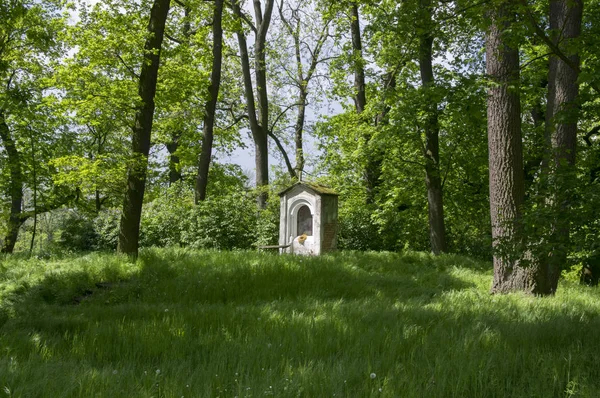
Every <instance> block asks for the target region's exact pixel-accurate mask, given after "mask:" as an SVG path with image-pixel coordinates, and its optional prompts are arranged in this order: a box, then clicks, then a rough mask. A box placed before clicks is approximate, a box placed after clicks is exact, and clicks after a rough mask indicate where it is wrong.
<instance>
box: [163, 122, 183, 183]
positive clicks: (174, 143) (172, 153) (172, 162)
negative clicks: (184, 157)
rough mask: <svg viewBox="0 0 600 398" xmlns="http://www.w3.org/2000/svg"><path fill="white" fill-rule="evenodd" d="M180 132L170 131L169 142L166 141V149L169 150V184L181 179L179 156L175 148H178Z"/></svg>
mask: <svg viewBox="0 0 600 398" xmlns="http://www.w3.org/2000/svg"><path fill="white" fill-rule="evenodd" d="M180 137H181V132H175V133H171V142H169V143H167V145H166V147H167V151H168V152H169V186H171V185H173V184H175V183H176V182H177V181H179V180H181V172H179V170H178V168H179V160H180V159H179V156H177V149H178V148H179V138H180Z"/></svg>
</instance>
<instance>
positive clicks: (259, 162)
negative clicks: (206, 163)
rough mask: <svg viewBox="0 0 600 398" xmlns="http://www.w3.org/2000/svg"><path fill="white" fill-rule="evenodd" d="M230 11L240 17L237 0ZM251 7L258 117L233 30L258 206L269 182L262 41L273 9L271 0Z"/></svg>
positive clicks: (246, 63)
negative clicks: (254, 24) (239, 67)
mask: <svg viewBox="0 0 600 398" xmlns="http://www.w3.org/2000/svg"><path fill="white" fill-rule="evenodd" d="M232 7H233V12H234V14H235V15H236V16H237V17H238V19H239V20H240V21H241V20H242V19H243V16H242V11H241V9H240V5H239V2H238V0H232ZM254 11H255V20H256V27H255V29H256V34H255V41H254V57H255V70H254V76H255V78H256V85H257V90H256V91H257V97H258V117H257V107H256V103H255V98H254V88H253V84H252V74H251V71H250V58H249V56H248V44H247V42H246V36H245V34H244V32H243V31H241V30H239V29H238V31H237V32H236V35H237V38H238V44H239V47H240V61H241V64H242V75H243V78H244V95H245V97H246V108H247V111H248V119H249V122H250V132H251V133H252V139H253V141H254V159H255V164H256V188H257V189H258V190H259V194H258V198H257V201H258V207H259V208H261V209H264V208H266V206H267V197H268V194H267V191H266V189H265V188H266V186H268V184H269V147H268V141H267V139H268V129H269V124H268V123H269V99H268V94H267V71H266V61H265V58H266V54H265V44H266V38H267V31H268V29H269V24H270V22H271V14H272V11H273V0H267V2H266V7H265V12H264V14H263V12H262V9H261V2H260V0H254Z"/></svg>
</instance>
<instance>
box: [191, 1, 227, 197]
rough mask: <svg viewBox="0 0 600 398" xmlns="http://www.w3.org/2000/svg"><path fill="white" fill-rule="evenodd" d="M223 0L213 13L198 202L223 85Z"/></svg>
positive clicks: (205, 180)
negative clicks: (209, 73)
mask: <svg viewBox="0 0 600 398" xmlns="http://www.w3.org/2000/svg"><path fill="white" fill-rule="evenodd" d="M222 16H223V0H215V10H214V13H213V50H212V55H213V61H212V72H211V76H210V87H209V88H208V96H209V98H208V101H207V102H206V105H205V110H206V112H205V115H204V135H203V136H202V150H201V152H200V158H199V160H198V178H197V179H196V203H198V202H201V201H203V200H204V199H205V198H206V187H207V186H208V171H209V168H210V159H211V156H212V146H213V137H214V128H215V113H216V110H217V100H218V99H219V88H220V86H221V65H222V58H223V27H222V23H221V22H222Z"/></svg>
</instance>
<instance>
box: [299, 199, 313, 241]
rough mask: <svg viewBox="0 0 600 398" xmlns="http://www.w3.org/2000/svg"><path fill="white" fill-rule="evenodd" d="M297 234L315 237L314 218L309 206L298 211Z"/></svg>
mask: <svg viewBox="0 0 600 398" xmlns="http://www.w3.org/2000/svg"><path fill="white" fill-rule="evenodd" d="M296 233H297V234H298V235H303V234H304V235H307V236H313V216H312V213H311V212H310V209H309V208H308V206H306V205H304V206H301V207H300V208H299V209H298V215H297V216H296Z"/></svg>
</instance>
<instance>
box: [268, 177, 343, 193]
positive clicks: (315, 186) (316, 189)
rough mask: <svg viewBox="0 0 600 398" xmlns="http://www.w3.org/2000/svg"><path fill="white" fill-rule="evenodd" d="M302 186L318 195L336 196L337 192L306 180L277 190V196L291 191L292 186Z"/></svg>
mask: <svg viewBox="0 0 600 398" xmlns="http://www.w3.org/2000/svg"><path fill="white" fill-rule="evenodd" d="M298 186H301V187H304V188H307V189H308V190H310V191H313V192H314V193H316V194H318V195H334V196H338V193H337V192H335V191H334V190H333V189H331V188H329V187H327V186H325V185H321V184H317V183H314V182H307V181H299V182H297V183H295V184H293V185H291V186H289V187H287V188H286V189H284V190H283V191H281V192H279V196H283V195H285V194H286V193H288V192H289V191H291V190H292V189H293V188H295V187H298Z"/></svg>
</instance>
